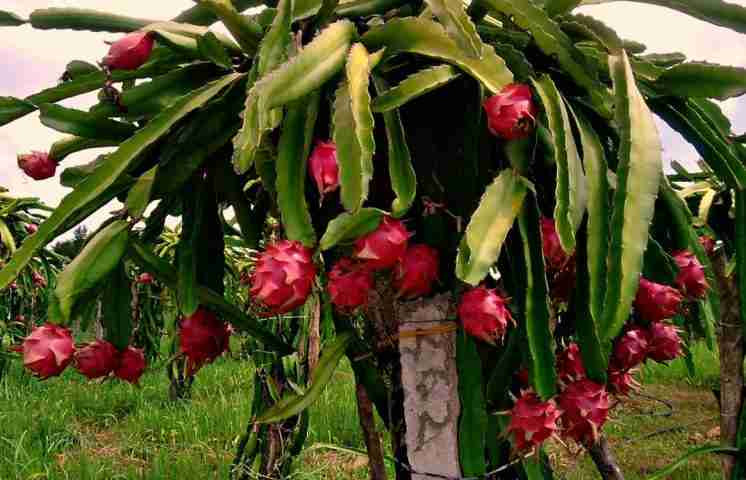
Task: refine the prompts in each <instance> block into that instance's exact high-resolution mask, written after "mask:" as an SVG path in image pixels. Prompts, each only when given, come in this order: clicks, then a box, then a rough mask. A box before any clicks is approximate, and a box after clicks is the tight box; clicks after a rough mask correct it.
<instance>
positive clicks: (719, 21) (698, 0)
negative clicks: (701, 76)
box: [583, 0, 746, 33]
mask: <svg viewBox="0 0 746 480" xmlns="http://www.w3.org/2000/svg"><path fill="white" fill-rule="evenodd" d="M614 1H618V0H583V5H595V4H601V3H609V2H614ZM629 1H632V2H638V3H648V4H651V5H658V6H661V7H668V8H671V9H674V10H678V11H680V12H681V13H685V14H687V15H691V16H692V17H695V18H698V19H700V20H704V21H705V22H710V23H713V24H715V25H719V26H721V27H725V28H730V29H731V30H735V31H736V32H739V33H746V8H744V7H742V6H741V5H737V4H735V3H732V2H726V1H724V0H629Z"/></svg>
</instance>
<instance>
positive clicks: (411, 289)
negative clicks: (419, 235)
mask: <svg viewBox="0 0 746 480" xmlns="http://www.w3.org/2000/svg"><path fill="white" fill-rule="evenodd" d="M439 262H440V256H439V255H438V251H437V250H435V249H434V248H432V247H430V246H428V245H423V244H419V245H412V246H411V247H409V248H407V251H406V252H404V255H403V256H402V258H400V259H399V262H398V263H397V264H396V266H394V275H393V284H394V289H395V290H396V293H397V295H398V296H400V297H403V298H407V299H412V298H416V297H421V296H424V295H428V294H429V293H430V292H431V291H432V290H433V284H434V283H435V282H436V281H437V279H438V264H439Z"/></svg>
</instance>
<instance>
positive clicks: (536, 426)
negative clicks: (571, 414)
mask: <svg viewBox="0 0 746 480" xmlns="http://www.w3.org/2000/svg"><path fill="white" fill-rule="evenodd" d="M561 414H562V413H561V412H560V411H559V410H558V409H557V405H556V404H555V403H554V401H552V400H549V401H547V402H542V401H541V400H540V399H539V397H538V396H537V395H536V394H535V393H534V392H532V391H529V390H526V391H524V392H522V394H521V397H520V398H518V400H516V402H515V405H513V408H512V410H511V411H510V424H509V425H508V432H512V433H513V439H514V445H515V448H516V450H518V451H521V452H523V451H527V450H531V449H533V448H534V447H537V446H539V445H541V444H542V442H544V440H546V439H547V438H549V437H550V436H552V434H554V433H555V432H556V431H558V430H559V427H558V426H557V419H558V418H559V417H560V415H561Z"/></svg>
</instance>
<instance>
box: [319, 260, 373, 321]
mask: <svg viewBox="0 0 746 480" xmlns="http://www.w3.org/2000/svg"><path fill="white" fill-rule="evenodd" d="M372 288H373V273H372V272H371V271H370V270H369V269H368V268H367V267H366V266H365V265H364V264H362V263H358V262H355V261H354V260H352V259H351V258H342V259H340V260H339V261H338V262H337V263H336V264H334V267H332V270H331V271H330V272H329V284H328V285H327V290H328V291H329V296H330V297H331V301H332V304H334V306H335V307H336V308H337V310H339V311H341V312H345V313H351V312H353V311H354V310H355V309H357V308H359V307H363V306H365V305H367V304H368V293H369V292H370V290H371V289H372Z"/></svg>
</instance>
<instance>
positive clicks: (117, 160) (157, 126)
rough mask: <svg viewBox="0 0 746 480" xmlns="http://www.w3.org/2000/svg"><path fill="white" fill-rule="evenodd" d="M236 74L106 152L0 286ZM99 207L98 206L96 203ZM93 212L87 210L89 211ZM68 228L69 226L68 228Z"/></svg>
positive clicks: (1, 273) (3, 273) (2, 274)
mask: <svg viewBox="0 0 746 480" xmlns="http://www.w3.org/2000/svg"><path fill="white" fill-rule="evenodd" d="M240 77H241V75H240V74H232V75H227V76H225V77H223V78H221V79H219V80H216V81H215V82H212V83H210V84H207V85H205V86H204V87H203V88H201V89H199V90H196V91H194V92H193V93H192V94H190V95H187V96H185V97H183V98H182V99H180V100H179V101H178V102H176V103H175V104H173V105H172V106H171V107H170V108H168V109H167V110H164V111H163V112H161V113H160V114H159V115H157V116H156V117H154V118H153V119H152V120H150V122H148V123H147V125H145V126H144V127H143V128H142V129H140V130H138V131H137V133H135V135H133V136H132V137H131V138H129V139H128V140H126V141H124V142H123V143H122V144H121V145H120V146H119V149H117V151H115V152H114V153H112V154H111V155H108V156H107V158H106V160H104V161H103V163H102V165H101V166H100V167H99V168H96V169H95V170H94V171H93V173H91V175H90V176H88V177H87V178H86V179H85V180H84V181H83V182H82V183H81V184H80V185H79V186H78V187H77V188H76V189H75V190H74V191H72V192H71V193H69V194H68V195H67V196H66V197H65V198H64V199H62V202H61V203H60V205H59V206H58V207H57V208H56V209H55V211H54V212H53V213H52V214H51V215H50V216H49V218H48V219H47V220H46V221H45V222H43V223H42V224H41V225H40V226H39V230H38V231H37V232H36V234H35V235H33V236H32V237H29V238H28V239H27V240H26V241H25V242H23V245H22V246H21V248H20V249H18V251H17V252H16V254H15V255H14V256H13V257H12V258H11V260H10V261H9V262H8V264H7V265H6V266H5V268H3V269H2V270H0V289H2V288H5V287H6V286H7V285H8V284H9V283H10V282H12V281H13V279H14V278H15V277H17V276H18V274H19V273H20V272H21V271H22V270H23V268H24V267H25V266H26V265H27V264H28V262H29V261H30V260H31V258H32V257H33V256H34V254H35V253H36V252H37V250H39V249H40V248H42V247H44V246H45V245H46V244H47V242H49V241H50V240H52V239H53V238H54V237H55V236H56V235H58V234H60V233H62V231H60V230H61V229H62V228H63V227H65V226H66V225H67V223H68V222H69V221H71V220H73V219H76V217H77V216H78V215H79V214H80V213H81V212H84V211H87V209H88V208H89V207H90V206H91V205H97V202H98V201H99V200H100V198H104V197H106V196H107V195H109V194H110V191H109V188H110V187H112V186H113V185H115V184H116V182H117V181H118V180H120V179H122V177H123V176H124V175H125V172H127V170H128V169H129V168H131V167H132V166H134V165H136V164H137V161H138V159H139V158H141V154H142V153H143V152H145V151H146V150H147V148H148V147H149V146H151V145H152V144H153V143H155V142H156V141H157V140H158V139H159V138H161V137H162V136H163V135H165V134H166V133H167V132H168V131H169V129H170V128H171V127H172V126H173V125H174V124H176V122H178V121H179V120H181V119H182V118H184V117H185V116H186V115H188V114H189V113H191V112H192V111H194V110H195V109H197V108H200V107H201V106H202V105H204V104H205V103H206V102H207V101H209V100H210V99H211V98H212V97H214V96H215V95H217V94H218V93H219V92H220V91H221V90H222V89H223V88H225V87H226V86H228V85H230V84H231V83H233V82H235V81H236V80H238V79H239V78H240ZM99 206H100V205H99ZM91 213H93V212H88V214H91ZM68 228H71V226H70V227H68Z"/></svg>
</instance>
